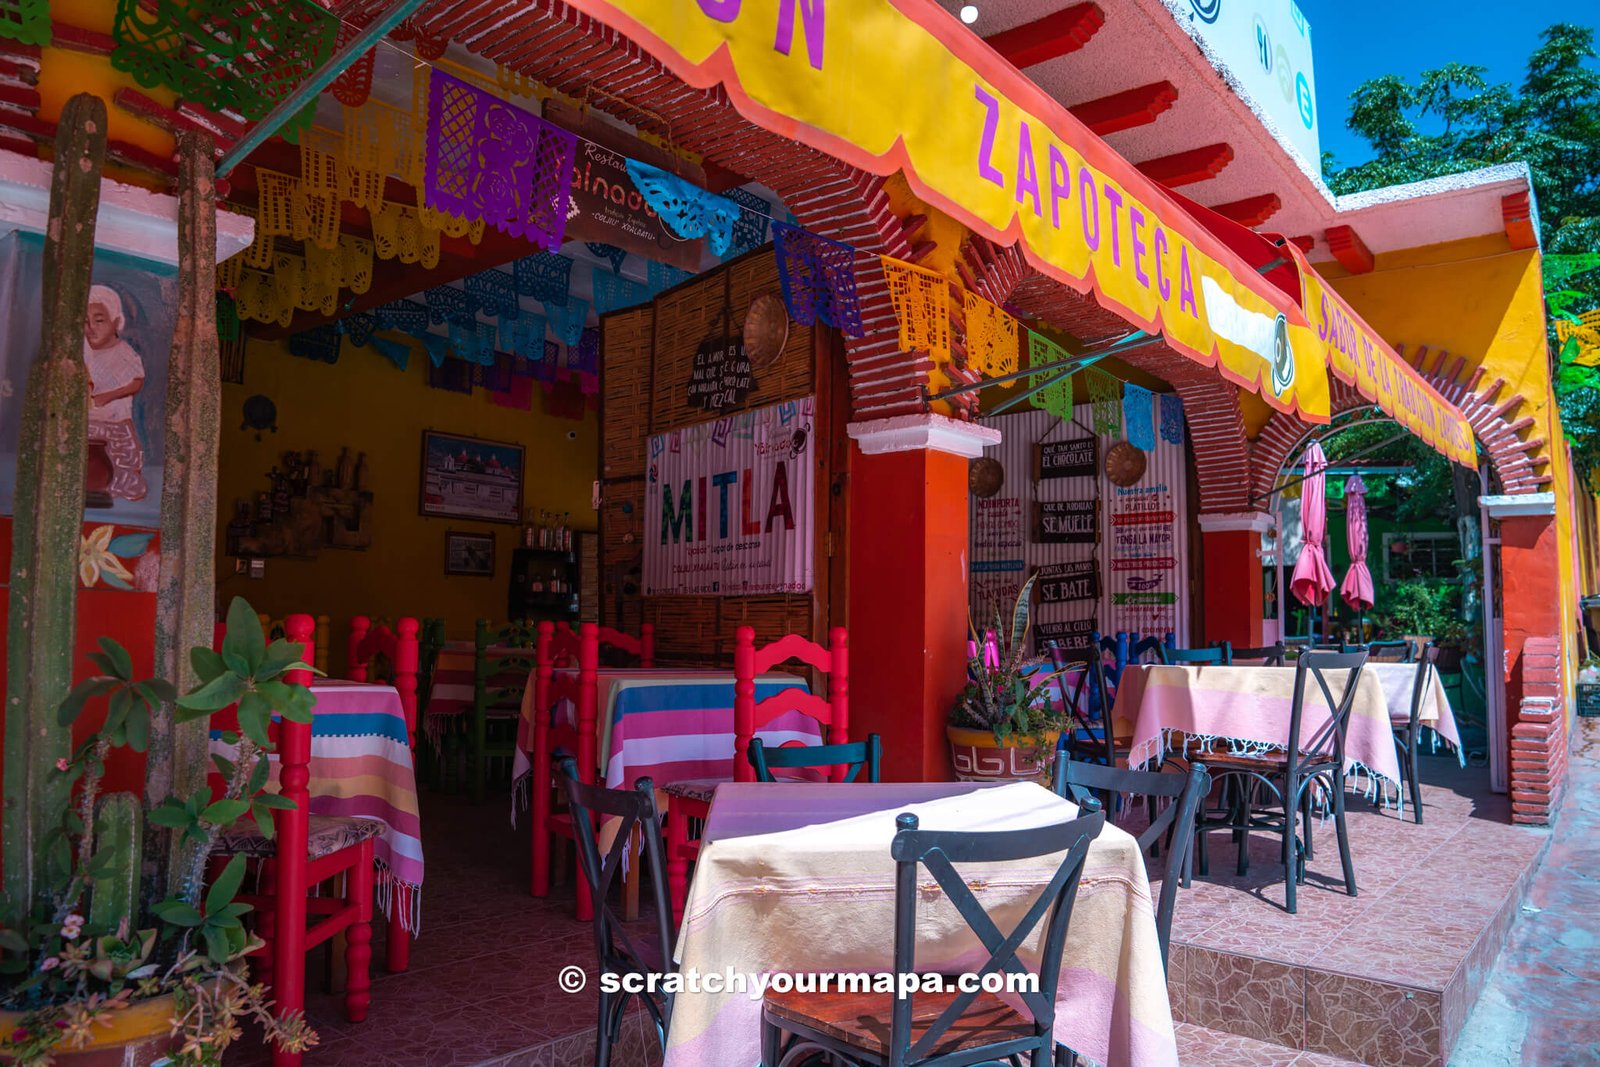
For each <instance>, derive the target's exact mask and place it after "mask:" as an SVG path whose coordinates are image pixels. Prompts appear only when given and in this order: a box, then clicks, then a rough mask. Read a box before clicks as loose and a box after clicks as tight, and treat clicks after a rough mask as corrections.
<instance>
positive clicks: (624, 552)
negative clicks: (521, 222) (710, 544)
mask: <svg viewBox="0 0 1600 1067" xmlns="http://www.w3.org/2000/svg"><path fill="white" fill-rule="evenodd" d="M778 292H779V285H778V271H777V263H776V260H775V258H774V256H773V254H772V252H771V251H768V252H766V253H764V254H757V255H751V256H746V257H744V258H743V259H741V260H738V261H736V262H734V263H732V264H729V265H728V266H726V267H723V268H720V269H718V270H715V271H711V272H708V273H707V274H705V275H704V276H702V277H701V278H700V279H698V280H697V281H695V282H692V283H690V284H687V285H684V286H681V287H679V288H677V289H675V290H673V291H672V292H670V293H667V294H665V295H663V296H661V297H659V298H658V299H657V300H656V301H655V302H654V304H653V305H652V307H647V308H637V309H633V310H630V311H626V312H619V313H615V314H611V315H607V316H606V317H605V318H604V320H602V335H601V336H602V344H603V346H604V347H603V357H602V358H603V363H602V366H603V367H604V374H603V375H602V377H603V389H604V415H605V418H604V426H603V427H602V434H603V441H602V446H601V448H602V451H601V457H602V458H601V462H602V464H603V471H602V478H603V479H604V485H603V490H602V491H603V496H604V500H603V503H602V504H601V519H600V521H601V546H600V549H601V559H602V573H603V575H604V576H605V588H604V590H603V595H602V598H601V617H602V618H603V619H604V621H605V622H606V624H607V625H610V626H616V627H619V628H620V629H623V630H626V631H628V632H637V630H638V627H639V625H640V623H641V622H649V623H651V624H652V625H653V626H654V627H655V630H656V659H657V661H658V662H660V663H663V664H668V665H674V664H684V665H698V666H709V665H719V666H723V667H730V668H731V666H732V664H733V640H734V631H735V630H736V629H737V628H738V627H739V626H742V625H749V626H753V627H755V630H756V636H757V641H758V642H760V643H762V644H765V643H766V642H768V641H772V640H774V639H776V638H778V637H781V636H783V635H784V634H789V633H798V634H807V635H811V634H813V632H814V631H813V621H812V614H813V598H812V596H811V595H810V594H804V595H797V596H770V597H685V596H672V597H652V598H649V599H648V600H645V599H644V598H641V597H639V596H637V595H632V594H630V590H631V589H632V588H634V587H636V585H637V579H638V567H639V561H640V555H641V543H642V540H643V538H644V537H645V536H647V535H648V534H649V533H650V517H651V515H652V514H654V515H655V517H656V521H657V522H659V521H660V512H659V507H660V502H659V501H657V502H656V508H657V510H656V511H654V512H652V510H651V506H650V501H649V500H648V499H647V494H646V482H645V474H646V471H647V460H646V453H647V451H648V442H649V438H650V436H651V435H652V434H656V433H662V432H664V431H667V430H673V429H678V428H680V427H684V426H689V425H693V424H695V423H699V422H704V421H706V420H707V419H710V418H714V417H715V416H716V414H717V413H714V412H709V411H706V410H704V409H703V408H697V407H694V406H693V405H691V404H690V403H689V401H688V391H689V380H690V377H691V375H692V372H693V366H694V357H695V350H696V349H697V348H699V346H700V343H701V342H702V341H704V340H706V338H708V337H711V336H715V335H721V334H723V333H728V332H731V333H734V334H738V333H739V331H740V330H741V329H742V327H743V323H744V318H745V314H746V312H747V311H748V310H749V307H750V304H751V302H752V301H754V300H755V298H756V297H757V296H760V295H761V294H763V293H773V294H777V293H778ZM815 382H816V366H815V355H814V352H813V347H812V336H811V331H810V330H809V329H805V328H802V327H800V326H796V325H793V324H792V323H791V325H790V329H789V336H788V340H787V341H786V342H785V344H784V348H783V352H782V353H781V354H780V355H779V357H778V358H777V359H776V360H775V361H774V362H773V363H772V364H771V365H770V366H767V367H764V368H761V369H758V370H757V371H756V372H755V386H754V388H753V389H752V390H751V391H750V393H749V395H748V396H747V397H746V398H745V399H744V401H743V402H742V403H740V404H738V405H737V406H734V407H730V408H727V409H725V410H724V412H723V413H724V414H726V413H729V412H734V411H743V410H747V409H750V408H757V407H764V406H766V405H768V404H775V403H778V402H779V401H783V400H795V399H798V398H800V397H804V396H809V395H812V394H813V393H814V392H815V388H816V386H815ZM819 491H820V490H819Z"/></svg>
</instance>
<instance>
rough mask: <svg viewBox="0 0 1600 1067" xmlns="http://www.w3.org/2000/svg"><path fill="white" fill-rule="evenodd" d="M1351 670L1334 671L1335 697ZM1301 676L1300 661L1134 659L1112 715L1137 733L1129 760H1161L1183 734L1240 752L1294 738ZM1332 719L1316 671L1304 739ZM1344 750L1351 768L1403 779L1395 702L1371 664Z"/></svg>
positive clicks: (1121, 731)
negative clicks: (1253, 663) (1250, 663)
mask: <svg viewBox="0 0 1600 1067" xmlns="http://www.w3.org/2000/svg"><path fill="white" fill-rule="evenodd" d="M1345 676H1346V672H1344V671H1338V672H1329V674H1328V685H1329V688H1330V689H1331V690H1332V691H1333V695H1334V698H1335V699H1338V698H1339V697H1341V696H1342V695H1343V693H1344V680H1345ZM1294 677H1295V669H1294V668H1293V667H1220V666H1211V665H1207V666H1198V667H1196V666H1187V665H1178V664H1174V665H1171V666H1167V665H1162V664H1134V663H1130V664H1128V665H1127V666H1126V667H1124V668H1123V670H1122V679H1121V685H1120V686H1119V687H1118V689H1117V699H1116V703H1115V704H1114V705H1113V706H1112V715H1113V719H1114V723H1115V728H1116V733H1117V736H1118V737H1127V736H1131V737H1132V738H1133V743H1132V746H1131V749H1130V754H1129V757H1128V764H1129V766H1131V767H1141V766H1146V765H1152V764H1157V763H1159V762H1160V760H1161V759H1162V758H1163V757H1164V756H1165V755H1166V754H1167V753H1168V752H1174V751H1181V750H1182V748H1183V739H1184V738H1188V739H1189V740H1190V741H1193V742H1197V743H1198V744H1199V746H1200V752H1202V753H1203V752H1205V751H1208V750H1210V749H1211V748H1213V747H1215V746H1221V745H1226V746H1227V749H1226V751H1229V752H1232V753H1235V754H1247V753H1249V752H1252V751H1259V750H1262V749H1267V748H1281V747H1283V746H1285V745H1287V744H1288V742H1289V715H1290V709H1291V708H1292V707H1293V704H1294ZM1327 722H1328V709H1327V702H1326V701H1325V700H1324V699H1323V697H1322V692H1321V690H1320V689H1319V688H1318V687H1317V684H1316V681H1315V679H1308V681H1307V690H1306V697H1305V711H1304V713H1303V715H1302V717H1301V722H1300V741H1301V743H1302V744H1304V743H1306V742H1308V741H1310V740H1311V739H1312V737H1313V736H1314V735H1315V734H1316V732H1317V731H1318V730H1320V729H1321V728H1322V727H1323V726H1324V725H1326V723H1327ZM1344 754H1345V770H1346V772H1347V773H1352V774H1354V773H1358V772H1359V773H1363V774H1366V775H1368V777H1371V776H1373V775H1376V776H1377V777H1378V778H1380V779H1383V780H1384V782H1385V783H1387V785H1389V786H1392V787H1397V786H1398V785H1399V782H1400V761H1399V757H1398V756H1397V754H1396V752H1395V745H1394V729H1393V727H1392V726H1391V725H1390V722H1389V705H1388V702H1387V701H1385V700H1384V695H1383V687H1382V685H1380V684H1379V682H1378V677H1377V675H1376V674H1373V673H1372V672H1370V671H1367V670H1363V671H1362V672H1361V677H1360V678H1359V680H1358V681H1357V682H1356V696H1355V703H1354V706H1353V707H1352V708H1351V711H1350V725H1349V729H1348V730H1347V731H1346V733H1345V743H1344ZM1201 758H1202V759H1204V756H1201Z"/></svg>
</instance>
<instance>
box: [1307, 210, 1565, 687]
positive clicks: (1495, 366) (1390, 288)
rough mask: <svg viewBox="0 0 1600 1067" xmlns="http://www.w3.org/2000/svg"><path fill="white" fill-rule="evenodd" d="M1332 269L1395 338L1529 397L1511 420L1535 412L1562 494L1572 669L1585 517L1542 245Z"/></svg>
mask: <svg viewBox="0 0 1600 1067" xmlns="http://www.w3.org/2000/svg"><path fill="white" fill-rule="evenodd" d="M1327 273H1328V276H1329V278H1330V279H1332V280H1333V282H1334V287H1335V288H1336V289H1338V290H1339V292H1340V293H1342V294H1343V295H1344V296H1345V297H1346V298H1347V299H1348V300H1349V301H1350V303H1351V304H1352V305H1354V307H1355V309H1356V310H1357V311H1358V312H1360V313H1361V315H1362V317H1363V318H1365V319H1366V320H1367V322H1368V323H1370V324H1371V325H1372V327H1373V328H1374V329H1375V330H1376V331H1377V332H1378V333H1379V334H1380V335H1381V336H1382V337H1383V338H1384V339H1385V340H1387V341H1388V342H1389V343H1390V344H1392V345H1396V346H1399V345H1405V346H1407V348H1408V349H1415V348H1416V347H1417V346H1419V345H1425V346H1427V347H1428V348H1429V349H1430V350H1431V351H1438V350H1440V349H1446V350H1448V351H1450V352H1451V353H1453V354H1455V355H1460V356H1464V357H1466V360H1467V367H1468V369H1467V370H1465V371H1463V372H1462V375H1461V377H1462V378H1463V379H1464V378H1465V377H1466V375H1467V374H1469V373H1470V368H1472V367H1476V366H1480V365H1481V366H1482V367H1483V368H1484V375H1483V381H1482V385H1485V386H1486V385H1488V384H1489V383H1491V382H1493V381H1494V380H1495V379H1496V378H1504V379H1505V383H1506V384H1505V387H1504V388H1503V389H1502V390H1501V392H1500V395H1499V397H1498V400H1500V401H1504V400H1506V399H1508V398H1510V397H1511V396H1512V395H1513V394H1519V395H1521V396H1522V397H1523V399H1524V401H1525V402H1524V403H1523V404H1522V405H1521V406H1520V407H1519V408H1517V409H1516V411H1515V412H1513V413H1512V414H1511V418H1512V419H1513V420H1515V419H1521V418H1523V417H1525V416H1532V417H1533V419H1534V424H1535V428H1534V429H1533V430H1532V431H1531V432H1530V433H1529V434H1526V435H1524V436H1532V437H1542V438H1543V439H1544V440H1545V442H1546V444H1545V446H1544V447H1543V448H1541V449H1540V450H1539V451H1538V452H1536V453H1533V454H1534V455H1536V456H1546V457H1548V458H1549V460H1550V462H1549V465H1548V466H1546V467H1543V468H1542V470H1543V471H1544V472H1546V473H1548V474H1550V475H1552V477H1553V479H1554V481H1553V483H1552V484H1550V485H1548V486H1546V487H1545V488H1546V489H1548V490H1550V491H1552V492H1553V493H1554V494H1555V500H1556V533H1557V543H1558V544H1559V545H1560V550H1561V560H1560V574H1561V580H1560V588H1559V589H1558V590H1557V591H1556V592H1557V595H1558V596H1559V598H1560V611H1561V615H1560V618H1561V620H1562V624H1563V626H1564V627H1565V628H1566V629H1565V631H1564V632H1563V633H1562V635H1561V636H1562V638H1563V640H1564V641H1565V644H1566V648H1567V651H1568V656H1569V663H1568V666H1569V667H1570V666H1571V661H1570V657H1571V655H1572V654H1573V652H1574V651H1575V649H1576V643H1575V641H1574V640H1573V636H1574V628H1575V627H1576V626H1577V621H1576V620H1577V610H1578V605H1577V602H1576V599H1575V592H1576V588H1577V582H1578V575H1579V565H1578V547H1577V525H1576V521H1575V519H1576V517H1575V515H1574V514H1573V511H1572V498H1571V497H1570V496H1569V485H1570V484H1571V479H1572V471H1571V468H1570V466H1569V464H1568V456H1567V449H1566V448H1565V447H1564V446H1562V445H1561V442H1562V441H1563V437H1562V430H1561V418H1560V413H1559V412H1558V410H1557V408H1556V405H1555V400H1554V396H1553V394H1552V392H1551V385H1550V362H1549V360H1550V357H1549V351H1548V346H1547V344H1546V340H1545V307H1544V287H1543V282H1542V279H1541V276H1540V263H1539V254H1538V252H1536V251H1534V250H1531V249H1530V250H1524V251H1512V250H1511V249H1510V247H1509V244H1508V242H1507V241H1506V239H1505V237H1504V236H1500V235H1497V236H1491V237H1481V238H1473V239H1471V240H1464V241H1454V242H1450V243H1447V244H1441V245H1431V246H1427V247H1424V248H1416V249H1409V250H1406V251H1403V252H1395V253H1389V254H1385V255H1380V256H1378V257H1377V266H1376V269H1374V270H1373V271H1372V272H1371V273H1368V274H1360V275H1350V274H1346V273H1344V272H1343V271H1340V270H1339V269H1338V268H1337V267H1334V266H1331V265H1330V266H1329V267H1328V269H1327ZM1510 651H1512V652H1513V653H1514V654H1515V653H1517V652H1520V650H1515V649H1513V650H1510ZM1568 677H1569V678H1570V677H1571V675H1570V674H1569V675H1568Z"/></svg>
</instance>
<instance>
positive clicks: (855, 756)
mask: <svg viewBox="0 0 1600 1067" xmlns="http://www.w3.org/2000/svg"><path fill="white" fill-rule="evenodd" d="M745 757H746V758H747V759H749V761H750V766H752V767H754V768H755V771H756V781H758V782H775V781H777V780H778V779H777V778H776V777H774V775H773V773H772V768H774V767H776V768H778V769H779V770H800V769H803V768H808V767H845V768H847V770H846V771H845V775H844V777H843V778H840V779H838V780H839V781H842V782H853V781H855V780H856V778H857V777H859V776H860V774H861V771H862V770H863V769H865V770H866V772H867V778H866V780H867V781H869V782H876V781H878V765H879V764H880V763H882V762H883V740H882V739H881V738H880V737H879V736H878V735H877V734H868V735H867V739H866V740H865V741H851V742H849V743H848V744H843V745H783V746H781V747H777V748H768V747H767V746H766V745H764V744H762V742H761V738H759V737H756V738H752V739H751V741H750V747H749V749H748V750H746V752H745ZM785 780H786V781H788V780H793V776H789V775H786V776H785Z"/></svg>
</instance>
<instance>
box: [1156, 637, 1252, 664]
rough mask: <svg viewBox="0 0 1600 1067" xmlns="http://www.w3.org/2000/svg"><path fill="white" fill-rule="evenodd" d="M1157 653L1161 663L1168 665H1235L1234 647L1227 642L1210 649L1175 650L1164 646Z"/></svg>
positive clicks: (1220, 642)
mask: <svg viewBox="0 0 1600 1067" xmlns="http://www.w3.org/2000/svg"><path fill="white" fill-rule="evenodd" d="M1156 651H1157V654H1158V655H1159V656H1160V657H1161V662H1162V663H1167V664H1173V663H1178V664H1183V663H1192V664H1196V665H1201V666H1203V665H1206V664H1211V665H1214V666H1218V667H1226V666H1229V665H1230V664H1232V663H1233V646H1231V645H1229V644H1228V642H1226V641H1218V642H1217V643H1216V644H1214V645H1212V646H1211V647H1210V648H1173V647H1172V646H1171V645H1165V644H1164V645H1162V646H1160V648H1158V649H1157V650H1156Z"/></svg>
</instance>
